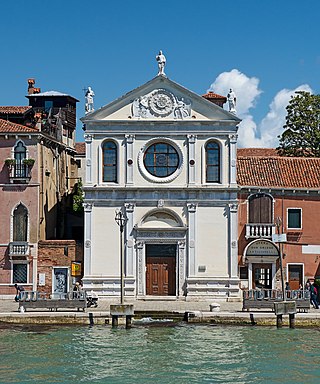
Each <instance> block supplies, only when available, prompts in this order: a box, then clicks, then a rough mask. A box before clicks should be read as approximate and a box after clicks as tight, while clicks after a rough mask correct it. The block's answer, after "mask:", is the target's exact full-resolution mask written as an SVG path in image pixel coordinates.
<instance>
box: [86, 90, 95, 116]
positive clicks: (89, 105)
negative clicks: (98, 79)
mask: <svg viewBox="0 0 320 384" xmlns="http://www.w3.org/2000/svg"><path fill="white" fill-rule="evenodd" d="M93 97H94V92H93V90H92V89H91V87H88V89H87V92H86V94H85V98H86V105H85V110H86V113H89V112H93V111H94V109H93Z"/></svg>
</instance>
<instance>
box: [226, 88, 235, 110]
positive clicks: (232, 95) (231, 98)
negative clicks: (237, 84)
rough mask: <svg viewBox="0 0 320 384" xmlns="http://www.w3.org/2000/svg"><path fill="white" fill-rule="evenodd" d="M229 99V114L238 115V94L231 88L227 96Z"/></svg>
mask: <svg viewBox="0 0 320 384" xmlns="http://www.w3.org/2000/svg"><path fill="white" fill-rule="evenodd" d="M227 98H228V102H229V112H231V113H237V111H236V102H237V97H236V94H235V93H234V92H233V90H232V88H230V91H229V93H228V95H227Z"/></svg>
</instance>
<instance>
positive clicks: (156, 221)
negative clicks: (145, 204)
mask: <svg viewBox="0 0 320 384" xmlns="http://www.w3.org/2000/svg"><path fill="white" fill-rule="evenodd" d="M186 230H187V228H186V226H185V225H183V223H182V220H181V219H180V217H179V216H178V215H177V214H176V213H175V212H172V211H171V210H168V209H156V210H153V211H150V212H148V213H147V214H146V215H145V216H144V217H143V219H142V220H141V222H140V223H139V225H138V226H137V227H136V241H137V262H138V287H137V288H138V295H143V296H144V295H147V296H179V295H183V294H184V292H183V286H184V280H185V238H186ZM144 271H145V273H144Z"/></svg>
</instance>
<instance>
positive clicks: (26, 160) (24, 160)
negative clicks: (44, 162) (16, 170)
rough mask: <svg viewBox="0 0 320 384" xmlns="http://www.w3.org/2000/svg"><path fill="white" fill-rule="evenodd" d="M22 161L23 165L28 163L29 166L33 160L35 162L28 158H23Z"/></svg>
mask: <svg viewBox="0 0 320 384" xmlns="http://www.w3.org/2000/svg"><path fill="white" fill-rule="evenodd" d="M22 162H23V164H24V165H28V166H29V167H32V166H33V164H34V162H35V160H34V159H30V158H29V159H23V160H22Z"/></svg>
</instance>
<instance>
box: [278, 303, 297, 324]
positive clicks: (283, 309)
mask: <svg viewBox="0 0 320 384" xmlns="http://www.w3.org/2000/svg"><path fill="white" fill-rule="evenodd" d="M274 312H275V314H276V316H277V328H281V327H282V316H283V315H289V327H290V328H295V314H296V313H297V308H296V302H295V301H278V302H276V303H274Z"/></svg>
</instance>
